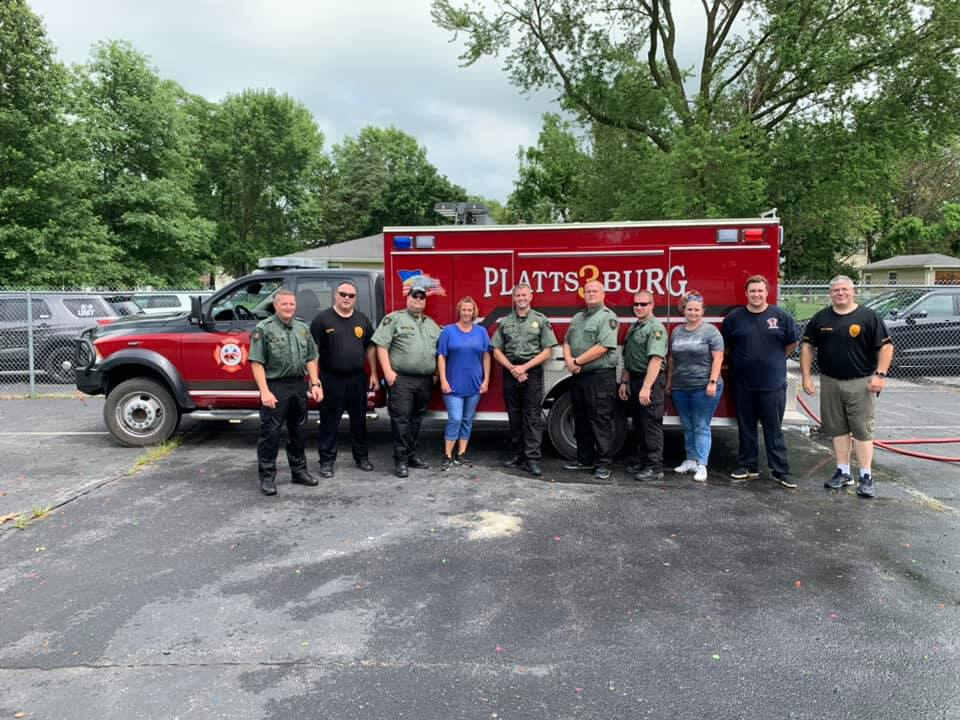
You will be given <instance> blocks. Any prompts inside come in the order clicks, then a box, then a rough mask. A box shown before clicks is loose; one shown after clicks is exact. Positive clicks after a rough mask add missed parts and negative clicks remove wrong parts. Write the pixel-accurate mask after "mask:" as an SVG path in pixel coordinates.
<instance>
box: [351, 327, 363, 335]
mask: <svg viewBox="0 0 960 720" xmlns="http://www.w3.org/2000/svg"><path fill="white" fill-rule="evenodd" d="M353 334H354V335H356V336H357V337H358V338H362V337H363V328H362V327H360V326H359V325H358V326H357V327H355V328H354V329H353Z"/></svg>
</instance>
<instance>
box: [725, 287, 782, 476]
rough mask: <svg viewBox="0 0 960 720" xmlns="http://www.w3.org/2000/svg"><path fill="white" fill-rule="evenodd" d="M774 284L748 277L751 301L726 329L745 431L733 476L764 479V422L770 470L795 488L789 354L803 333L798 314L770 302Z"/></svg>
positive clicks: (739, 419)
mask: <svg viewBox="0 0 960 720" xmlns="http://www.w3.org/2000/svg"><path fill="white" fill-rule="evenodd" d="M769 287H770V286H769V283H768V282H767V279H766V278H765V277H764V276H763V275H753V276H751V277H750V278H748V279H747V283H746V294H747V305H746V306H745V307H739V308H737V309H735V310H732V311H731V312H730V313H729V314H728V315H727V316H726V317H725V318H724V319H723V325H722V327H721V332H722V333H723V339H724V345H725V347H726V350H727V352H728V355H729V361H730V366H731V371H732V372H731V378H732V381H733V392H734V402H735V403H736V409H737V425H738V427H739V429H740V447H739V450H738V452H737V461H738V462H737V469H736V470H734V471H733V472H732V473H731V474H730V477H732V478H733V479H734V480H737V481H741V482H742V481H745V480H747V479H749V478H755V477H759V475H760V473H759V472H758V459H757V457H758V452H759V447H758V444H757V422H759V423H760V424H761V425H762V426H763V444H764V446H765V447H766V450H767V465H768V466H769V467H770V474H771V475H772V476H773V479H774V480H776V481H777V482H778V483H780V484H781V485H783V486H784V487H787V488H795V487H796V483H794V482H793V480H792V479H791V478H790V466H789V464H788V463H787V445H786V443H785V442H784V439H783V413H784V410H785V409H786V405H787V356H789V355H790V354H791V353H792V352H793V351H794V349H795V348H796V347H797V342H798V341H799V339H800V337H799V333H798V331H797V324H796V322H794V320H793V317H791V315H790V314H789V313H787V312H785V311H784V310H781V309H780V308H778V307H775V306H771V305H769V304H767V296H768V293H769Z"/></svg>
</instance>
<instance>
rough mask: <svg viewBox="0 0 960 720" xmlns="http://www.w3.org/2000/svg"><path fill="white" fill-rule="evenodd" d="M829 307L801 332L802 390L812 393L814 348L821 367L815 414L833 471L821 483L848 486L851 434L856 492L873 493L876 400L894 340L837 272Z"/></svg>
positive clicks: (820, 312) (832, 284)
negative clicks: (833, 462) (857, 466)
mask: <svg viewBox="0 0 960 720" xmlns="http://www.w3.org/2000/svg"><path fill="white" fill-rule="evenodd" d="M830 302H831V305H830V307H826V308H824V309H823V310H820V311H819V312H818V313H817V314H816V315H814V316H813V317H812V318H810V322H808V323H807V327H806V329H805V330H804V333H803V346H802V348H801V351H800V370H801V372H802V373H803V391H804V392H805V393H807V395H813V393H814V385H813V376H812V375H811V369H812V365H813V348H816V349H817V364H818V365H819V366H820V416H821V418H820V419H821V425H822V428H823V432H824V433H825V434H827V435H828V436H830V437H832V438H833V452H834V455H836V458H837V469H836V472H834V473H833V477H831V478H830V479H829V480H827V482H826V483H824V485H825V486H826V487H828V488H831V489H833V490H839V489H841V488H843V487H844V486H846V485H853V478H852V477H851V475H850V436H851V435H852V436H853V449H854V451H855V452H856V455H857V462H858V463H859V464H860V481H859V482H858V483H857V495H860V496H861V497H867V498H871V497H874V495H876V490H875V489H874V483H873V475H872V474H871V473H870V464H871V462H872V461H873V427H874V422H873V418H874V411H875V409H876V398H877V396H879V395H880V391H881V390H883V388H884V386H885V385H886V378H887V370H889V369H890V362H891V361H892V360H893V344H892V343H891V342H890V336H889V335H888V334H887V328H886V326H885V325H884V324H883V320H881V319H880V318H879V317H877V314H876V313H875V312H874V311H873V310H871V309H870V308H866V307H862V306H860V305H858V304H857V303H856V302H854V293H853V281H852V280H851V279H850V278H848V277H847V276H846V275H838V276H837V277H835V278H834V279H833V280H831V281H830Z"/></svg>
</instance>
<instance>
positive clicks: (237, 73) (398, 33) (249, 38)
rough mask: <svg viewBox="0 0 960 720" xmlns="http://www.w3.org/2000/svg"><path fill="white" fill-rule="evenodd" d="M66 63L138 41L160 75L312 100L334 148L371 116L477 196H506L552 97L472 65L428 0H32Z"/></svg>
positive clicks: (214, 88) (223, 89)
mask: <svg viewBox="0 0 960 720" xmlns="http://www.w3.org/2000/svg"><path fill="white" fill-rule="evenodd" d="M31 7H32V8H33V10H34V11H35V12H37V13H38V14H40V15H41V16H43V18H44V20H45V23H46V26H47V31H48V33H49V36H50V38H51V40H52V41H53V42H54V44H55V45H56V46H57V48H58V50H59V54H60V57H61V59H62V60H64V61H65V62H68V63H78V62H83V61H85V60H86V59H87V57H88V55H89V49H90V47H91V46H92V45H93V44H94V43H95V42H98V41H101V40H108V39H110V40H126V41H127V42H129V43H130V44H131V45H133V46H134V47H135V48H136V49H137V50H138V51H140V52H142V53H144V54H146V55H148V56H149V57H150V59H151V62H152V64H153V65H154V66H155V67H156V68H157V70H158V71H159V73H160V75H161V76H163V77H167V78H171V79H173V80H176V81H177V82H178V83H180V84H181V85H182V86H183V87H184V88H185V89H186V90H187V91H189V92H193V93H196V94H199V95H202V96H204V97H206V98H209V99H211V100H221V99H223V98H224V97H225V96H226V95H228V94H231V93H239V92H241V91H242V90H244V89H247V88H274V89H276V90H277V91H278V92H283V93H287V94H289V95H290V96H291V97H293V98H295V99H297V100H299V101H300V102H302V103H303V104H304V105H306V106H307V107H308V108H309V109H310V110H311V112H312V113H313V114H314V117H315V118H316V121H317V124H318V126H319V127H320V128H321V130H322V131H323V132H324V134H325V136H326V140H327V143H326V144H327V147H329V146H330V145H332V144H334V143H336V142H338V141H340V140H341V139H342V138H343V137H344V136H345V135H354V134H356V133H357V131H359V130H360V129H361V128H362V127H364V126H367V125H377V126H388V125H393V126H395V127H397V128H399V129H400V130H403V131H404V132H406V133H408V134H410V135H412V136H414V137H416V138H417V140H418V141H419V142H420V144H422V145H424V146H425V147H426V148H427V152H428V156H429V158H430V160H431V162H432V163H433V164H434V165H436V166H437V168H438V169H439V170H440V172H442V173H443V174H445V175H447V177H449V178H450V180H452V181H453V182H455V183H457V184H459V185H462V186H463V187H465V188H466V189H467V191H468V192H470V193H475V194H480V195H484V196H486V197H490V198H494V199H498V200H501V201H503V200H505V199H506V196H507V195H508V194H509V193H510V191H511V189H512V181H513V179H514V177H515V176H516V166H517V163H516V152H517V146H518V145H520V144H531V143H534V142H536V137H537V133H538V132H539V128H540V124H541V121H540V118H541V115H542V114H543V113H544V112H546V111H547V110H549V109H551V107H552V103H551V102H550V99H549V96H547V95H545V94H540V95H534V96H532V97H526V96H524V95H522V94H521V93H520V92H519V90H517V89H516V88H514V87H512V86H511V85H510V84H509V82H508V81H507V79H506V76H505V75H504V73H503V71H502V68H501V67H500V65H499V63H498V62H497V61H496V60H483V61H481V62H478V63H476V64H475V65H473V66H471V67H468V68H463V67H460V65H459V61H458V59H457V56H458V55H459V53H460V52H461V46H460V45H459V44H457V43H450V42H449V36H448V35H447V33H446V32H444V31H443V30H440V29H439V28H437V27H435V26H434V25H433V24H432V22H431V19H430V3H429V0H416V1H414V2H403V3H398V2H392V1H388V0H362V1H359V2H344V1H343V0H319V1H316V0H297V1H293V0H289V1H288V2H281V3H278V2H275V1H274V0H232V1H231V2H223V1H221V0H165V1H164V2H160V3H143V2H140V1H139V0H85V2H84V3H83V5H82V7H83V9H82V11H78V6H77V5H76V2H75V0H31Z"/></svg>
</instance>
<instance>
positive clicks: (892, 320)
mask: <svg viewBox="0 0 960 720" xmlns="http://www.w3.org/2000/svg"><path fill="white" fill-rule="evenodd" d="M864 305H866V306H867V307H870V308H872V309H873V310H874V311H875V312H876V313H877V314H878V315H880V317H881V318H883V321H884V323H886V326H887V330H888V331H889V333H890V339H891V340H893V344H894V347H895V348H896V351H895V353H894V356H893V364H892V365H891V371H893V372H895V373H898V374H916V371H925V372H933V373H952V372H957V371H960V287H951V286H944V287H937V288H934V289H925V288H905V289H903V290H895V291H891V292H888V293H884V294H883V295H878V296H877V297H875V298H872V299H871V300H868V301H867V302H865V303H864Z"/></svg>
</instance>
